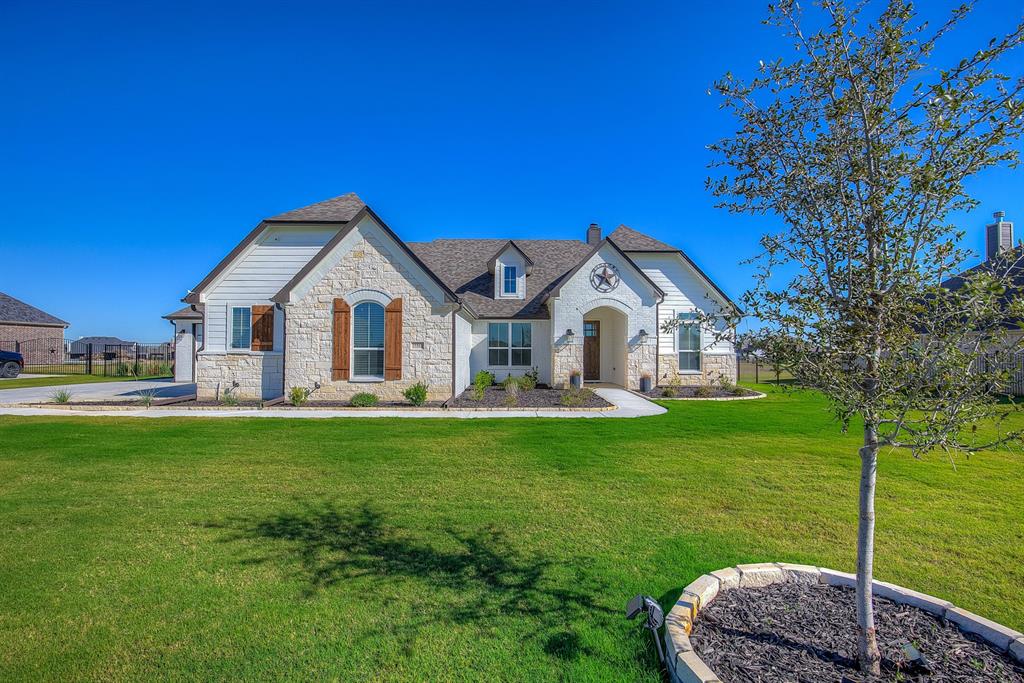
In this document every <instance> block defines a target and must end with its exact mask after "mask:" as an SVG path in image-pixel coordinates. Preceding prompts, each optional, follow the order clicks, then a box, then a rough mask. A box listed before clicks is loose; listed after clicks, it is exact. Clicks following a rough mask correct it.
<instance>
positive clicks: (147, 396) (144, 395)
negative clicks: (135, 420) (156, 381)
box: [139, 389, 156, 408]
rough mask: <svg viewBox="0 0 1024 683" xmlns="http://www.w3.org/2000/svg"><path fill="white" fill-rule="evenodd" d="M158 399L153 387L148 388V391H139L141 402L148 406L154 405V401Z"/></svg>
mask: <svg viewBox="0 0 1024 683" xmlns="http://www.w3.org/2000/svg"><path fill="white" fill-rule="evenodd" d="M155 399H156V391H154V390H153V389H147V390H146V391H140V392H139V403H141V404H142V405H144V406H146V407H147V408H148V407H150V406H151V405H153V401H154V400H155Z"/></svg>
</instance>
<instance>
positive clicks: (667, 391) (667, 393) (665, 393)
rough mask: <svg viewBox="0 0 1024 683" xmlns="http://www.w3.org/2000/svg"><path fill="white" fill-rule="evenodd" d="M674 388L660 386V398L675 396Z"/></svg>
mask: <svg viewBox="0 0 1024 683" xmlns="http://www.w3.org/2000/svg"><path fill="white" fill-rule="evenodd" d="M675 395H676V390H675V389H673V388H672V387H662V388H661V396H662V398H675Z"/></svg>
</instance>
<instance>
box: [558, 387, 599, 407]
mask: <svg viewBox="0 0 1024 683" xmlns="http://www.w3.org/2000/svg"><path fill="white" fill-rule="evenodd" d="M593 395H594V391H593V390H592V389H586V388H584V389H577V388H575V387H570V388H568V389H566V390H565V391H563V392H562V397H561V399H559V400H560V401H561V403H562V405H563V406H566V407H569V408H579V407H580V406H582V405H585V404H586V403H587V401H589V400H590V398H591V397H592V396H593Z"/></svg>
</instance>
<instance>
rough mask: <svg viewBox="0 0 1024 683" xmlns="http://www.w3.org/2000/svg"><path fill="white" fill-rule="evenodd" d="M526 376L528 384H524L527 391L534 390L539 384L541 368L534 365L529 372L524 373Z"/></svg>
mask: <svg viewBox="0 0 1024 683" xmlns="http://www.w3.org/2000/svg"><path fill="white" fill-rule="evenodd" d="M523 377H525V378H526V382H527V385H524V386H523V389H525V390H526V391H533V390H534V389H536V388H537V384H538V383H539V382H540V370H538V369H537V366H536V365H534V366H533V367H532V368H531V369H530V371H529V372H528V373H526V374H525V375H523Z"/></svg>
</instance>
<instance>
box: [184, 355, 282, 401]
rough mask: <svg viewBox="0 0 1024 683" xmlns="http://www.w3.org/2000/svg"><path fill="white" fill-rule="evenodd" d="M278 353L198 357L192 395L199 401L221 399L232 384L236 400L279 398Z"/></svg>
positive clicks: (280, 375) (280, 360) (280, 361)
mask: <svg viewBox="0 0 1024 683" xmlns="http://www.w3.org/2000/svg"><path fill="white" fill-rule="evenodd" d="M283 361H284V355H283V354H281V353H200V354H199V355H198V356H197V358H196V393H197V395H198V397H199V398H200V399H213V398H223V396H224V391H225V390H227V389H231V388H232V386H233V384H234V383H235V382H238V386H237V387H235V388H234V392H235V395H236V396H238V397H239V398H249V399H251V398H257V399H258V398H274V397H277V396H280V395H281V380H282V368H281V365H282V362H283Z"/></svg>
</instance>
